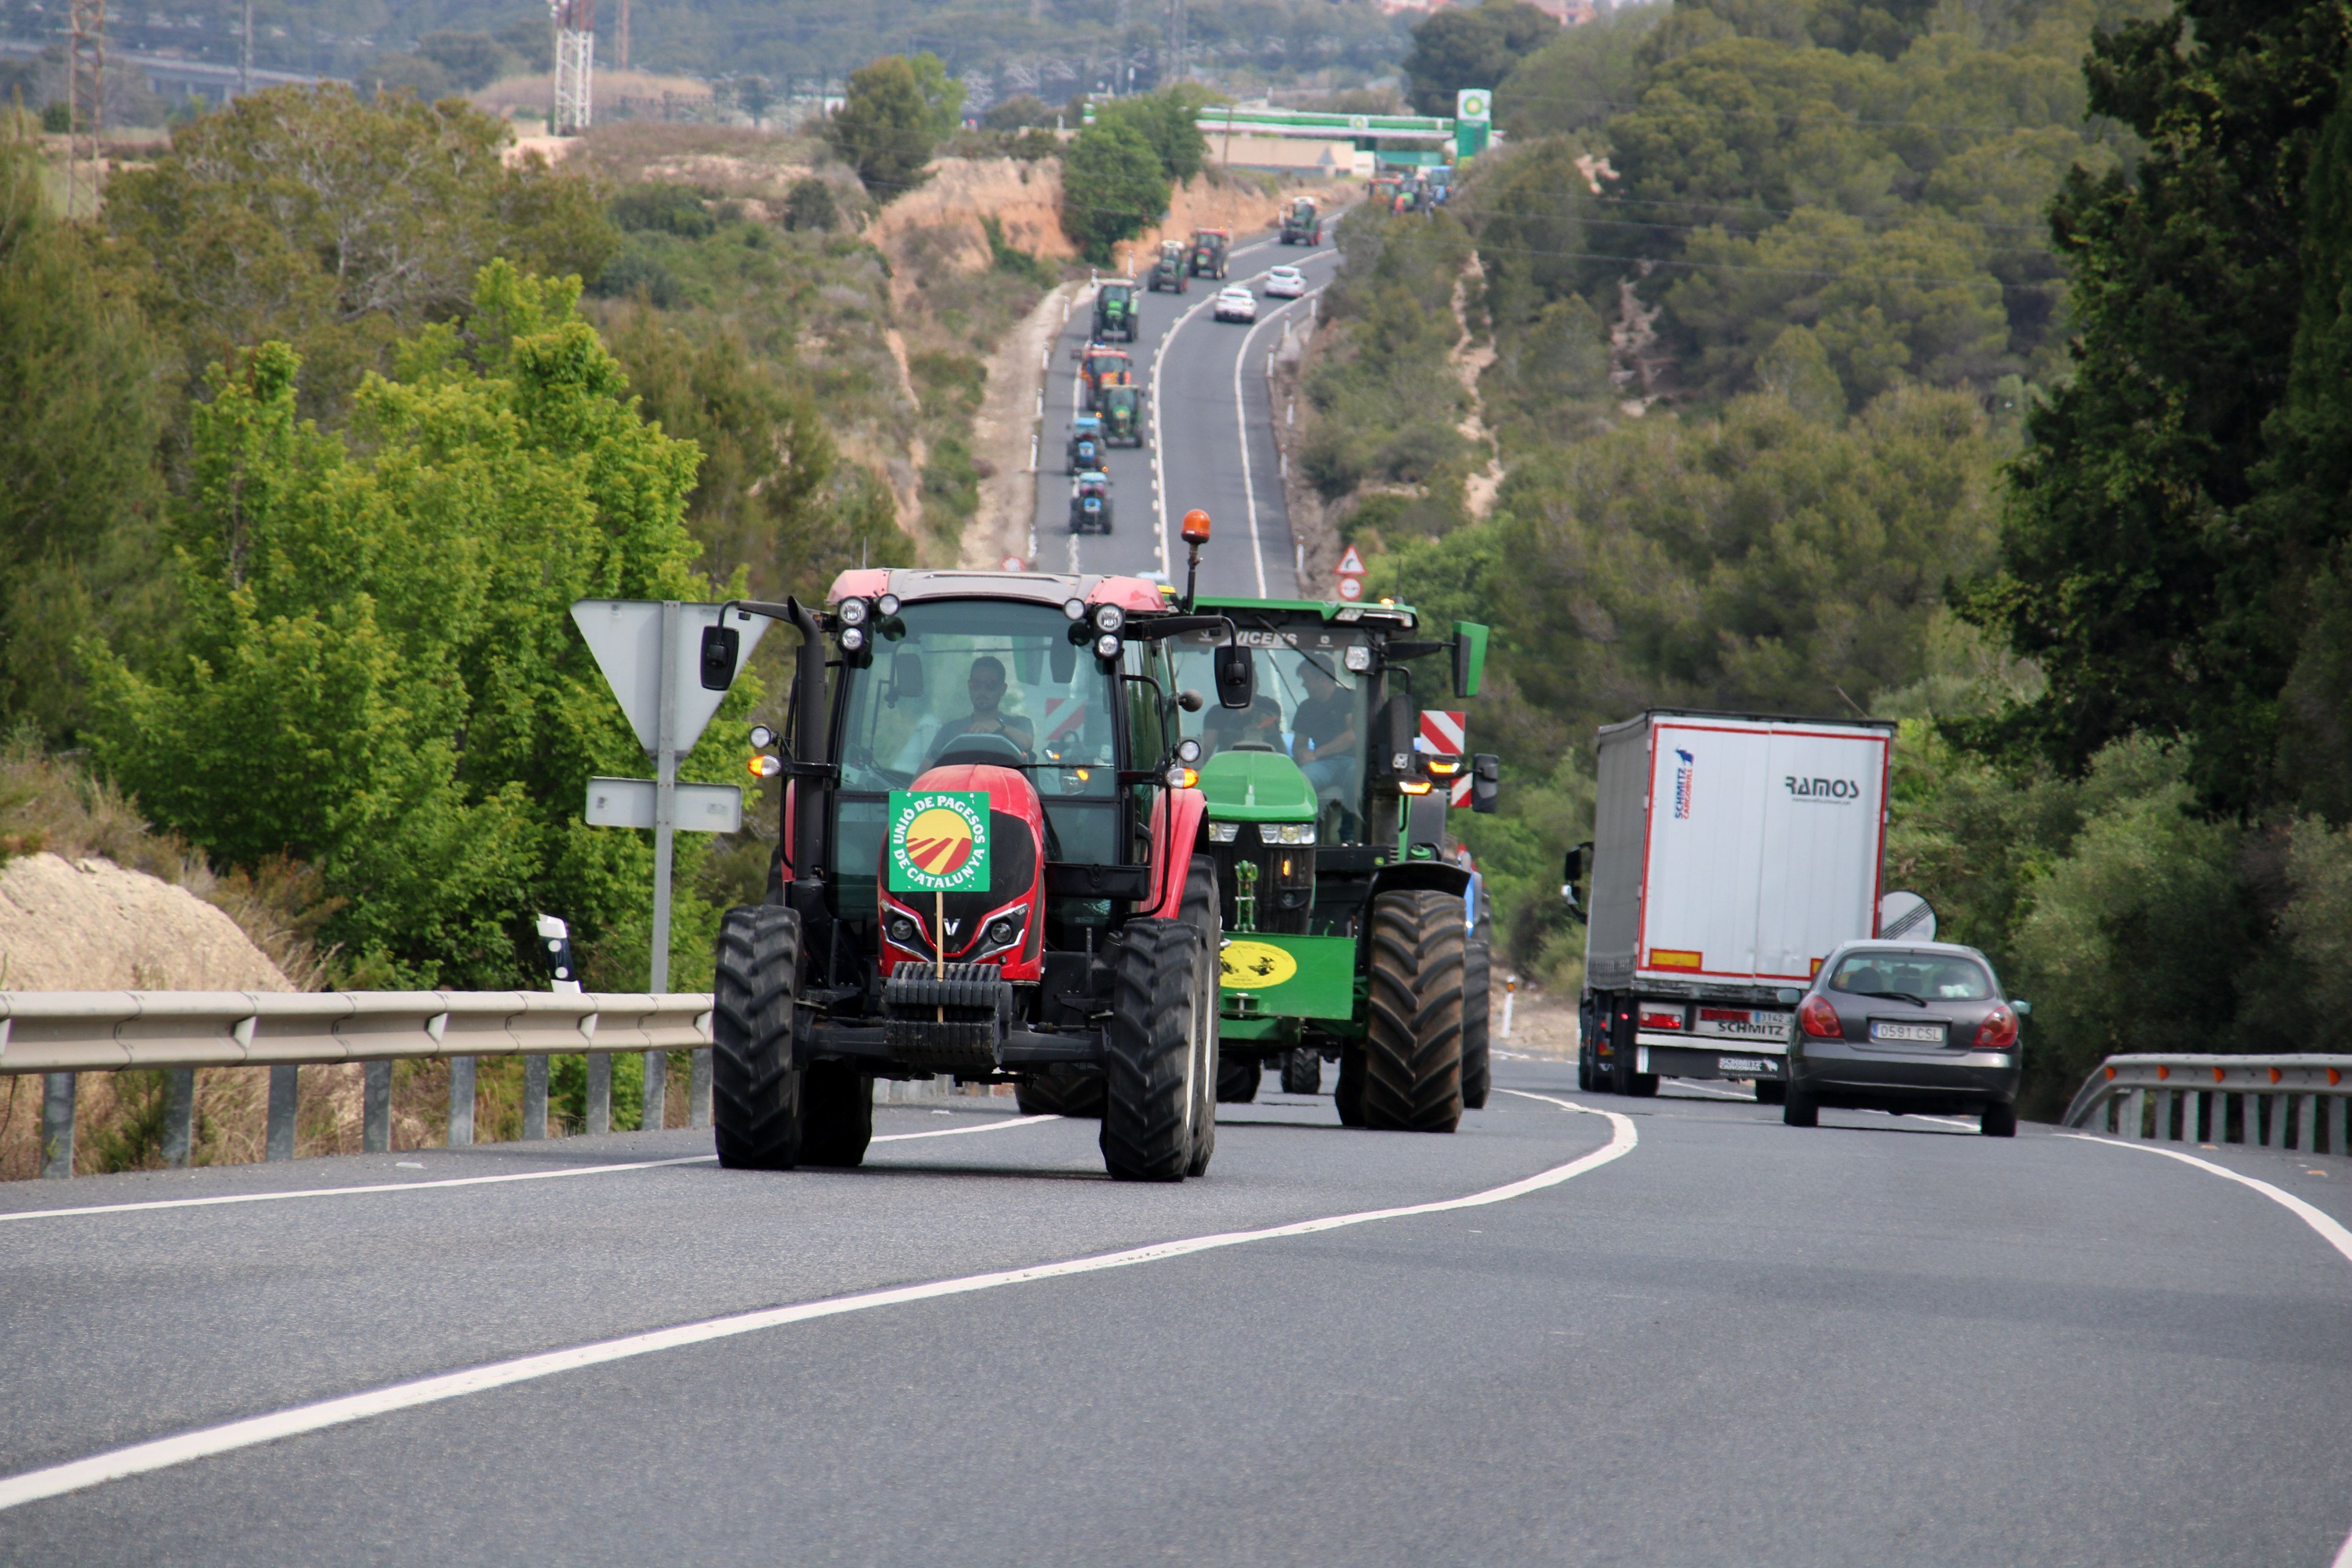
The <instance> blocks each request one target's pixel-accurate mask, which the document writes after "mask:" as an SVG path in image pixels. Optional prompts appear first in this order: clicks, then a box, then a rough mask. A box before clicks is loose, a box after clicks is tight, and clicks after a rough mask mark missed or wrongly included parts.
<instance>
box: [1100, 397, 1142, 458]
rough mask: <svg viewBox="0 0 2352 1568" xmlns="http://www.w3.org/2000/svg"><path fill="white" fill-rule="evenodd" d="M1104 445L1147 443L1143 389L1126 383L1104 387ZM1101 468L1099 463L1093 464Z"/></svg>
mask: <svg viewBox="0 0 2352 1568" xmlns="http://www.w3.org/2000/svg"><path fill="white" fill-rule="evenodd" d="M1101 402H1102V417H1101V420H1100V424H1101V426H1102V439H1103V444H1104V445H1105V446H1108V447H1140V446H1142V445H1143V424H1144V420H1143V404H1144V395H1143V388H1141V387H1139V386H1129V385H1126V384H1118V385H1115V386H1106V387H1104V388H1103V389H1102V399H1101ZM1091 466H1093V467H1100V465H1099V464H1095V465H1091Z"/></svg>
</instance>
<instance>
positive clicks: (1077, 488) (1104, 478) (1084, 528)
mask: <svg viewBox="0 0 2352 1568" xmlns="http://www.w3.org/2000/svg"><path fill="white" fill-rule="evenodd" d="M1110 524H1111V516H1110V476H1109V475H1108V474H1106V473H1103V472H1101V471H1099V470H1088V471H1087V472H1083V473H1081V474H1079V475H1078V477H1077V479H1076V481H1075V482H1074V483H1072V485H1071V486H1070V531H1071V532H1072V533H1108V532H1109V531H1110Z"/></svg>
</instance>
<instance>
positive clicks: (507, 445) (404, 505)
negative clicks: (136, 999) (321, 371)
mask: <svg viewBox="0 0 2352 1568" xmlns="http://www.w3.org/2000/svg"><path fill="white" fill-rule="evenodd" d="M576 287H577V286H576V284H571V283H556V282H540V281H537V280H533V279H528V278H526V277H524V276H522V275H520V274H519V273H518V272H516V271H515V270H514V269H513V268H510V267H509V266H508V265H507V264H506V263H504V262H497V263H493V264H492V265H491V266H490V267H488V268H486V269H485V270H484V272H483V274H482V278H481V281H480V284H479V287H478V290H477V292H476V296H475V300H474V306H475V310H474V314H473V316H472V319H471V328H472V330H471V331H470V333H469V334H468V337H469V338H470V342H471V344H472V352H473V353H474V354H475V355H476V356H478V368H477V364H476V363H469V362H468V358H467V339H463V338H461V337H460V335H459V333H458V332H457V331H456V330H455V328H453V327H451V326H449V325H446V324H436V325H433V326H428V327H426V328H424V329H423V330H422V331H419V332H418V333H416V334H415V336H414V337H412V338H411V339H409V340H407V341H406V342H404V343H403V344H402V345H401V352H400V354H399V361H400V363H399V374H398V379H396V380H391V381H386V380H383V379H381V378H377V377H373V376H371V377H369V378H368V379H367V380H366V381H365V382H364V383H363V384H362V386H361V387H360V389H359V391H358V393H357V395H355V398H354V400H353V407H352V423H351V432H350V435H349V437H348V438H347V437H343V436H339V435H334V434H330V433H326V432H322V431H320V430H319V429H318V428H317V427H316V426H314V425H311V424H310V423H308V422H304V421H302V420H300V419H299V417H298V416H297V412H296V396H295V378H296V374H297V371H298V368H299V360H298V358H297V356H296V355H295V354H294V353H293V352H292V351H291V350H290V349H289V348H288V347H286V346H285V345H283V344H279V343H268V344H265V345H263V346H262V347H261V348H260V349H258V350H257V351H255V352H254V353H251V354H249V355H246V356H242V357H241V359H240V361H239V363H238V364H237V366H236V369H234V370H229V369H226V368H224V369H222V370H218V371H216V372H215V374H213V375H212V377H211V378H210V382H209V387H210V391H211V394H212V395H211V398H210V400H209V401H208V402H206V403H205V404H204V405H201V406H200V407H199V408H198V409H197V410H196V412H195V416H194V489H193V493H192V495H191V496H190V498H189V504H188V506H187V509H186V511H185V513H184V516H183V517H181V518H179V519H178V520H176V521H175V522H174V525H173V544H174V546H175V559H176V567H175V571H176V575H177V577H178V580H179V583H178V585H179V591H180V594H181V596H182V598H183V600H184V603H185V605H186V619H185V625H184V628H183V630H182V632H181V634H180V636H179V637H178V638H177V640H176V643H175V646H173V647H171V648H170V649H169V650H168V651H167V654H166V656H165V657H162V658H157V659H155V660H154V661H153V663H152V665H151V666H150V667H148V668H134V667H133V666H131V664H130V663H129V662H128V661H126V660H125V659H123V658H121V657H120V656H119V655H116V654H111V653H98V654H94V655H93V660H94V670H93V676H94V688H93V696H92V703H93V707H94V708H95V710H96V712H97V718H96V720H95V721H94V723H93V725H92V731H93V738H94V742H95V750H96V754H97V757H98V759H99V761H100V763H101V765H102V766H103V767H104V768H105V769H106V770H107V771H108V772H109V773H110V774H111V775H112V776H113V777H114V778H115V779H117V780H118V781H120V782H121V784H123V785H125V786H126V787H127V788H129V789H130V790H131V791H133V792H134V793H135V794H136V795H138V797H139V799H140V802H141V805H142V808H143V809H144V810H146V811H147V812H149V813H151V814H152V816H154V817H155V818H156V819H157V820H158V821H160V822H162V823H163V824H164V825H166V826H171V827H173V828H174V829H175V830H177V831H179V832H181V833H182V834H184V835H185V836H186V837H188V839H189V840H190V841H191V842H193V843H194V844H196V845H197V846H199V847H202V848H203V849H204V850H205V853H206V854H207V855H209V856H210V857H211V858H213V859H214V861H215V863H216V864H222V865H238V866H252V865H257V864H259V863H261V862H263V861H265V860H267V859H268V858H271V857H274V856H278V855H281V854H284V855H291V856H294V857H296V858H300V859H303V860H307V861H310V862H312V863H313V864H315V865H316V866H317V867H318V868H319V870H320V875H321V877H322V879H323V880H324V882H325V885H326V888H327V890H328V891H329V892H330V893H331V895H333V896H336V897H340V898H342V899H344V900H348V901H347V902H346V903H345V904H344V906H343V907H342V909H341V910H340V911H339V912H338V913H337V914H336V915H335V916H334V917H333V918H332V920H331V921H330V922H329V924H328V925H327V927H326V928H325V930H324V931H322V933H321V935H322V938H323V940H325V941H326V942H332V943H336V944H339V945H340V948H341V952H342V954H343V955H344V958H345V959H346V961H347V962H348V963H350V964H351V965H352V966H353V967H354V968H355V970H356V972H357V973H358V974H359V975H360V976H362V978H365V979H368V980H370V981H372V982H373V983H376V984H385V983H391V984H424V985H433V984H446V985H456V986H491V987H496V986H505V985H516V984H530V983H531V980H532V969H533V967H534V966H533V965H532V964H531V963H529V962H527V957H526V955H527V952H528V949H527V947H526V946H525V945H524V944H523V942H522V940H521V939H522V936H523V933H524V931H525V930H526V924H525V922H526V921H527V920H528V918H529V916H530V913H531V912H532V911H533V910H557V911H561V912H562V913H563V914H564V915H565V916H566V917H567V918H569V919H571V920H572V921H574V922H575V923H574V930H575V931H578V932H580V933H581V935H582V937H583V942H585V943H586V944H587V948H588V951H589V952H590V954H591V957H590V960H589V963H590V966H591V969H592V973H593V971H594V970H595V969H596V968H597V967H598V966H600V965H601V966H602V968H603V970H604V973H605V975H606V976H607V977H608V981H611V980H617V981H627V980H629V979H630V978H632V976H631V974H630V971H631V968H632V963H629V962H622V960H623V959H624V958H625V957H626V955H628V954H630V953H632V952H633V953H634V954H635V960H634V962H635V963H641V962H642V958H643V952H644V947H643V944H644V942H645V935H646V930H647V922H646V900H647V897H648V893H649V889H650V854H649V850H648V847H647V846H646V843H645V842H644V841H643V840H642V838H641V837H640V836H638V835H636V834H632V833H617V832H612V831H608V830H602V829H594V828H589V827H587V826H584V825H583V824H582V823H581V822H580V820H579V818H578V815H577V814H578V810H579V803H580V799H581V792H582V790H583V788H584V786H585V784H586V782H587V779H588V777H589V776H590V775H591V774H592V773H635V772H638V771H639V770H641V769H642V767H643V766H644V759H643V756H642V755H641V754H640V753H639V752H638V751H637V747H636V744H635V741H634V739H633V738H632V737H631V735H630V733H629V731H628V730H627V727H626V725H625V723H624V722H623V721H622V719H621V716H620V713H619V711H618V710H617V708H616V707H615V705H614V702H613V700H612V698H611V695H610V693H609V692H608V691H607V689H605V686H604V681H603V679H602V677H601V676H600V675H599V674H598V672H597V670H596V668H595V666H594V663H593V660H592V659H591V658H590V657H589V655H588V653H587V650H586V648H585V647H584V646H583V644H582V642H581V640H580V637H579V636H578V634H577V632H576V630H575V629H574V628H573V626H572V624H571V620H570V616H569V613H568V611H569V606H570V605H571V603H572V601H573V600H575V599H579V598H588V597H613V598H699V597H702V596H703V595H704V594H705V593H706V592H707V588H706V585H705V584H702V583H701V582H699V581H698V580H697V579H696V578H695V577H694V575H693V574H691V573H689V572H688V564H687V563H688V561H689V560H690V559H691V557H692V556H693V554H694V552H695V549H696V546H695V544H694V542H693V540H692V539H691V537H690V536H689V535H688V532H687V530H686V528H685V527H684V525H683V522H682V517H683V514H684V511H685V510H686V505H687V500H688V494H689V493H690V491H691V489H692V486H693V483H694V471H695V464H696V453H695V449H694V447H692V445H691V444H689V443H687V442H683V441H678V440H674V439H672V438H670V437H667V436H665V435H663V434H662V432H661V431H660V430H659V429H657V428H656V427H654V426H650V425H648V424H646V422H645V421H644V420H643V419H642V418H641V417H640V416H639V415H638V413H637V411H636V409H635V406H634V405H632V403H631V402H630V401H629V400H628V399H627V398H626V397H625V385H624V382H623V378H622V375H621V372H620V369H619V367H618V366H617V365H616V364H615V363H614V361H613V359H612V357H611V356H610V355H609V354H608V353H605V352H604V347H603V346H602V344H601V343H599V342H598V341H597V338H596V334H595V333H594V331H592V330H591V329H590V328H589V326H588V325H587V323H585V322H584V321H580V320H579V319H578V318H577V317H576V316H575V315H574V314H573V300H574V295H575V291H576ZM751 695H752V694H751V693H740V694H738V695H737V696H735V697H732V698H730V701H731V702H733V703H734V704H736V706H737V708H738V709H740V707H742V706H744V705H745V704H746V703H747V702H748V700H749V698H750V696H751ZM725 750H729V748H723V747H721V746H720V745H719V743H718V742H714V741H710V740H706V741H705V742H704V744H703V746H702V747H701V748H700V749H699V750H698V752H696V753H695V755H694V757H693V758H692V759H690V763H691V766H690V770H689V771H690V772H692V773H695V774H697V775H698V776H701V777H706V778H707V777H710V776H712V773H713V772H716V773H719V776H727V775H728V774H729V773H731V772H732V770H731V769H730V768H729V767H728V766H727V765H726V763H725V761H723V760H722V758H721V752H722V751H725ZM698 853H699V849H698V847H688V851H687V856H686V859H687V861H688V864H687V865H686V866H685V870H686V871H687V872H688V876H686V877H684V878H682V881H683V882H684V883H685V884H686V885H688V886H690V885H691V875H690V873H691V870H692V864H691V862H692V859H693V858H694V857H695V856H696V855H698ZM712 919H713V917H712V916H711V914H710V912H709V911H708V910H702V909H700V908H699V907H698V905H696V904H695V903H694V901H693V900H691V899H689V900H687V907H686V909H685V911H684V914H683V916H682V918H681V920H680V921H679V925H678V928H677V939H678V940H677V949H676V960H677V963H678V964H679V965H680V969H681V972H682V973H685V974H687V975H688V976H691V975H692V974H693V973H695V972H696V970H697V969H698V967H701V966H702V965H703V964H704V963H705V960H704V957H703V956H702V954H703V949H704V946H705V941H704V939H706V938H707V936H708V933H709V927H710V925H711V922H712ZM688 983H689V984H690V983H691V982H690V980H689V981H688Z"/></svg>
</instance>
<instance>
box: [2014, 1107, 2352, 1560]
mask: <svg viewBox="0 0 2352 1568" xmlns="http://www.w3.org/2000/svg"><path fill="white" fill-rule="evenodd" d="M2058 1136H2059V1137H2061V1138H2074V1139H2079V1140H2080V1141H2081V1142H2085V1143H2105V1144H2106V1145H2107V1146H2108V1147H2109V1148H2111V1149H2131V1150H2135V1151H2137V1152H2139V1153H2142V1154H2161V1155H2163V1156H2164V1157H2165V1158H2166V1159H2168V1160H2178V1161H2179V1162H2180V1163H2182V1164H2184V1165H2194V1166H2196V1167H2197V1168H2198V1169H2199V1170H2200V1171H2203V1172H2204V1173H2207V1174H2208V1175H2213V1176H2219V1177H2221V1179H2222V1180H2223V1181H2225V1182H2235V1183H2237V1184H2239V1185H2240V1186H2242V1187H2252V1189H2253V1190H2254V1191H2256V1192H2258V1193H2260V1194H2263V1196H2264V1197H2266V1198H2268V1199H2270V1200H2271V1202H2273V1203H2274V1204H2277V1205H2279V1206H2280V1207H2282V1208H2284V1209H2285V1210H2286V1211H2287V1212H2288V1213H2289V1214H2292V1215H2294V1217H2295V1218H2297V1219H2299V1220H2301V1221H2303V1223H2304V1224H2305V1225H2307V1226H2310V1227H2311V1228H2312V1229H2313V1230H2315V1231H2316V1232H2318V1233H2319V1239H2320V1240H2322V1241H2324V1242H2326V1243H2327V1245H2328V1246H2330V1247H2334V1248H2335V1249H2336V1252H2337V1254H2338V1255H2340V1256H2341V1257H2342V1258H2343V1259H2344V1260H2345V1261H2346V1262H2347V1263H2352V1230H2346V1229H2345V1228H2344V1226H2342V1225H2340V1224H2338V1223H2337V1221H2336V1218H2335V1216H2334V1215H2330V1214H2328V1213H2326V1211H2325V1210H2322V1209H2318V1208H2315V1207H2314V1206H2313V1205H2310V1204H2307V1203H2305V1202H2304V1201H2303V1200H2302V1199H2301V1198H2299V1197H2296V1196H2295V1195H2294V1194H2293V1193H2290V1192H2288V1191H2287V1190H2286V1189H2285V1188H2284V1187H2274V1186H2273V1185H2271V1184H2269V1183H2268V1182H2264V1181H2258V1180H2256V1179H2255V1178H2254V1177H2252V1176H2245V1175H2241V1174H2239V1173H2237V1172H2235V1171H2233V1170H2231V1169H2230V1167H2229V1166H2227V1165H2217V1164H2215V1163H2213V1162H2212V1161H2210V1160H2200V1159H2199V1158H2198V1157H2197V1156H2196V1155H2194V1154H2184V1153H2182V1152H2180V1151H2179V1150H2178V1149H2167V1148H2165V1147H2163V1146H2162V1145H2161V1144H2158V1143H2150V1142H2132V1141H2130V1140H2127V1139H2123V1138H2098V1137H2094V1136H2093V1135H2092V1134H2090V1133H2087V1132H2061V1133H2060V1134H2058ZM2329 1562H2330V1563H2331V1564H2332V1568H2352V1534H2347V1535H2346V1536H2345V1538H2344V1544H2343V1545H2341V1546H2339V1547H2337V1548H2336V1555H2335V1556H2334V1557H2333V1558H2331V1559H2330V1560H2329Z"/></svg>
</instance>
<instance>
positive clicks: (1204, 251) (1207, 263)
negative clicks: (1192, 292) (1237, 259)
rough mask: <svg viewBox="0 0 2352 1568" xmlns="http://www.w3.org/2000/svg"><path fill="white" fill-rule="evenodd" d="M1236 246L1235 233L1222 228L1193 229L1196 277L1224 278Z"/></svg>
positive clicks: (1194, 272) (1193, 269)
mask: <svg viewBox="0 0 2352 1568" xmlns="http://www.w3.org/2000/svg"><path fill="white" fill-rule="evenodd" d="M1233 247H1234V237H1233V233H1232V231H1231V230H1229V229H1222V228H1196V229H1194V230H1193V231H1192V276H1193V277H1195V278H1223V276H1224V275H1225V269H1226V265H1227V259H1228V258H1229V257H1230V255H1231V253H1232V251H1233Z"/></svg>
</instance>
